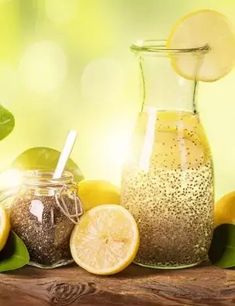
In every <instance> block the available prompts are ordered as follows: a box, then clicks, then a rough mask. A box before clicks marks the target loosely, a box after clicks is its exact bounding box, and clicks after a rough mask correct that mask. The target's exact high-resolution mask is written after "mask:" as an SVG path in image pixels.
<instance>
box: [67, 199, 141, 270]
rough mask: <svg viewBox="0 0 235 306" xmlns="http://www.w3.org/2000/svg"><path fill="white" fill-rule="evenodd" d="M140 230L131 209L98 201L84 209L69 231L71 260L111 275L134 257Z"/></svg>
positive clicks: (81, 265) (83, 266) (123, 267)
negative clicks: (95, 204)
mask: <svg viewBox="0 0 235 306" xmlns="http://www.w3.org/2000/svg"><path fill="white" fill-rule="evenodd" d="M138 247H139V232H138V228H137V224H136V222H135V219H134V218H133V216H132V215H131V213H130V212H129V211H128V210H126V209H125V208H124V207H122V206H120V205H112V204H106V205H100V206H97V207H94V208H92V209H91V210H89V211H87V212H86V213H85V214H84V215H83V216H82V217H81V220H80V222H79V224H77V225H76V226H75V228H74V230H73V232H72V235H71V239H70V250H71V254H72V257H73V259H74V261H75V262H76V263H77V264H78V265H79V266H80V267H82V268H84V269H85V270H87V271H88V272H91V273H94V274H100V275H111V274H115V273H118V272H120V271H122V270H123V269H125V268H126V267H127V266H128V265H129V264H130V263H131V262H132V261H133V260H134V258H135V256H136V253H137V251H138Z"/></svg>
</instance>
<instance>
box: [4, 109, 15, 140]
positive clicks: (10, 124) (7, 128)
mask: <svg viewBox="0 0 235 306" xmlns="http://www.w3.org/2000/svg"><path fill="white" fill-rule="evenodd" d="M14 126H15V118H14V116H13V115H12V113H10V112H9V111H8V110H7V109H6V108H5V107H3V106H2V105H1V104H0V140H2V139H3V138H5V137H6V136H7V135H9V134H10V133H11V131H12V130H13V128H14Z"/></svg>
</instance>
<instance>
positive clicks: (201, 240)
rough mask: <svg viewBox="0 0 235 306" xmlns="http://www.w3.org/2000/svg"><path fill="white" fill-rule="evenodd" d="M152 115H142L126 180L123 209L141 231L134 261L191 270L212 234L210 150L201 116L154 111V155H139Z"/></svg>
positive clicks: (147, 153)
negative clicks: (190, 267)
mask: <svg viewBox="0 0 235 306" xmlns="http://www.w3.org/2000/svg"><path fill="white" fill-rule="evenodd" d="M152 112H153V110H152ZM151 116H153V114H152V113H151V114H149V113H148V112H142V113H141V114H140V117H139V120H138V124H137V130H138V133H137V134H136V135H138V136H136V137H135V138H134V141H133V155H132V161H129V162H127V163H126V165H125V167H124V170H123V179H122V204H123V205H124V206H125V207H126V208H127V209H128V210H129V211H131V213H132V214H133V216H134V217H135V220H136V221H137V224H138V227H139V231H140V248H139V252H138V254H137V257H136V259H135V261H136V262H137V263H139V264H142V265H146V266H154V267H158V268H174V267H175V268H179V267H186V266H191V265H194V264H197V263H199V262H201V261H203V260H205V259H206V256H207V251H208V248H209V246H210V242H211V235H212V230H213V204H214V200H213V169H212V162H211V157H210V151H209V147H208V144H207V140H206V138H205V136H204V132H203V129H202V126H201V124H200V122H199V119H198V116H197V115H194V114H192V113H190V112H167V111H166V112H161V111H159V112H157V111H156V112H155V120H153V121H152V123H153V125H154V127H153V132H152V139H151V140H150V139H148V141H149V142H151V150H150V151H149V152H147V150H146V149H144V148H142V150H141V149H140V147H141V144H143V143H144V142H145V143H146V137H148V135H147V134H148V133H149V131H148V128H147V127H148V123H149V120H151V119H150V117H151ZM143 147H144V145H143ZM145 148H146V147H145ZM134 153H135V154H134Z"/></svg>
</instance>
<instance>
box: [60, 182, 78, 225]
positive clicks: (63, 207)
mask: <svg viewBox="0 0 235 306" xmlns="http://www.w3.org/2000/svg"><path fill="white" fill-rule="evenodd" d="M63 193H66V194H68V193H70V194H71V197H72V199H73V203H74V212H71V211H69V208H68V204H66V201H65V199H64V196H63ZM55 200H56V204H57V206H58V207H59V208H60V210H61V211H62V213H63V214H64V215H65V216H66V217H67V218H68V219H69V220H70V221H71V222H73V223H74V224H78V223H79V217H80V216H81V215H82V214H83V208H82V203H81V200H80V198H79V196H78V195H77V194H76V191H71V190H70V189H69V188H68V186H66V185H64V186H63V187H62V188H61V189H60V191H59V192H56V194H55Z"/></svg>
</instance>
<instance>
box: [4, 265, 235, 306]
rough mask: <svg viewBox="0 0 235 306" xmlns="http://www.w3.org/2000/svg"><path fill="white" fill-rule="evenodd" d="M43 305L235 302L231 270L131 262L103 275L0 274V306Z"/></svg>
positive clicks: (72, 271)
mask: <svg viewBox="0 0 235 306" xmlns="http://www.w3.org/2000/svg"><path fill="white" fill-rule="evenodd" d="M48 305H71V306H74V305H79V306H82V305H86V306H87V305H100V306H101V305H102V306H105V305H107V306H114V305H133V306H138V305H144V306H145V305H146V306H152V305H167V306H170V305H174V306H176V305H213V306H217V305H218V306H219V305H226V306H228V305H235V270H223V269H220V268H217V267H213V266H202V267H194V268H191V269H184V270H152V269H146V268H142V267H138V266H135V265H131V266H130V267H129V268H127V269H126V270H125V271H123V272H121V273H119V274H118V275H114V276H106V277H103V276H94V275H92V274H89V273H87V272H86V271H84V270H82V269H80V268H79V267H77V266H75V265H72V266H70V267H65V268H59V269H55V270H41V269H36V268H32V267H24V268H22V269H20V270H17V271H13V272H8V273H2V274H0V306H48Z"/></svg>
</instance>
